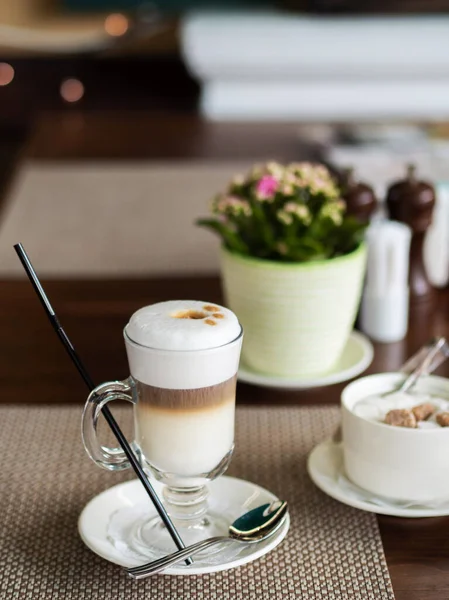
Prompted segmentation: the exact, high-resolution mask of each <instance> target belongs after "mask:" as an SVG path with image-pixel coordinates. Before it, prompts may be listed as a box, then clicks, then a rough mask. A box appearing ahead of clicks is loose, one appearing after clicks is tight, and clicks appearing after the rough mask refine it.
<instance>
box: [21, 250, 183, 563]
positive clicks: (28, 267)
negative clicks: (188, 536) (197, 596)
mask: <svg viewBox="0 0 449 600" xmlns="http://www.w3.org/2000/svg"><path fill="white" fill-rule="evenodd" d="M14 250H15V251H16V252H17V254H18V256H19V258H20V262H21V263H22V265H23V268H24V269H25V271H26V274H27V275H28V277H29V279H30V281H31V285H32V286H33V287H34V290H35V292H36V294H37V296H38V298H39V300H40V301H41V303H42V306H43V307H44V310H45V312H46V314H47V317H48V318H49V319H50V323H51V324H52V326H53V329H54V330H55V331H56V333H57V334H58V336H59V339H60V340H61V342H62V344H63V346H64V348H65V349H66V351H67V353H68V355H69V356H70V358H71V359H72V361H73V363H74V365H75V367H76V368H77V369H78V372H79V374H80V375H81V377H82V378H83V380H84V383H85V384H86V385H87V387H88V388H89V391H92V390H93V389H94V387H95V385H94V382H93V381H92V379H91V378H90V376H89V374H88V372H87V371H86V367H85V366H84V365H83V363H82V362H81V359H80V357H79V356H78V354H77V353H76V350H75V348H74V347H73V344H72V342H71V341H70V340H69V338H68V337H67V334H66V332H65V331H64V329H63V328H62V326H61V324H60V323H59V320H58V317H57V316H56V313H55V311H54V310H53V307H52V305H51V304H50V300H49V299H48V298H47V295H46V294H45V292H44V288H43V287H42V285H41V282H40V281H39V278H38V276H37V275H36V271H35V270H34V269H33V265H32V264H31V262H30V259H29V258H28V255H27V253H26V252H25V249H24V247H23V246H22V244H15V245H14ZM101 412H102V413H103V416H104V418H105V419H106V421H107V423H108V425H109V427H110V428H111V430H112V432H113V434H114V435H115V437H116V438H117V441H118V443H119V444H120V446H121V447H122V449H123V452H124V453H125V454H126V458H127V459H128V460H129V462H130V464H131V466H132V468H133V469H134V472H135V473H136V475H137V477H138V478H139V479H140V481H141V483H142V485H143V487H144V488H145V490H146V492H147V494H148V495H149V497H150V498H151V501H152V502H153V504H154V506H155V508H156V510H157V512H158V513H159V516H160V517H161V519H162V521H163V523H164V525H165V527H166V528H167V529H168V532H169V534H170V535H171V537H172V540H173V541H174V543H175V544H176V547H177V548H178V550H182V549H183V548H185V545H184V542H183V541H182V539H181V537H180V535H179V533H178V532H177V530H176V528H175V526H174V525H173V523H172V520H171V519H170V517H169V516H168V514H167V511H166V510H165V508H164V506H163V504H162V502H161V501H160V500H159V497H158V495H157V494H156V492H155V491H154V489H153V486H152V485H151V483H150V482H149V480H148V478H147V476H146V475H145V473H144V471H143V469H142V467H141V466H140V463H139V461H138V460H137V458H136V456H135V454H134V452H133V451H132V450H131V448H130V446H129V444H128V442H127V441H126V438H125V436H124V435H123V433H122V431H121V429H120V427H119V426H118V423H117V421H116V420H115V419H114V417H113V416H112V413H111V411H110V410H109V408H108V406H107V405H104V406H103V408H102V409H101ZM192 563H193V560H192V559H191V558H188V559H187V560H186V564H187V565H191V564H192Z"/></svg>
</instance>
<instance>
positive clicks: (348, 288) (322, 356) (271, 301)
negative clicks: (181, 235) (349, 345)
mask: <svg viewBox="0 0 449 600" xmlns="http://www.w3.org/2000/svg"><path fill="white" fill-rule="evenodd" d="M221 264H222V278H223V288H224V294H225V298H226V301H227V304H228V306H229V307H230V308H231V310H233V311H234V312H235V313H236V315H237V316H238V318H239V320H240V322H241V324H242V326H243V329H244V333H245V337H244V341H243V349H242V359H243V361H244V362H245V364H246V365H247V366H248V367H250V368H252V369H254V370H256V371H260V372H261V373H266V374H272V375H280V376H282V375H284V376H286V377H287V376H289V377H290V376H297V377H302V376H304V377H306V376H310V375H318V374H321V373H326V372H327V371H328V370H330V369H331V368H332V367H333V366H334V364H335V363H336V362H337V361H338V359H339V358H340V355H341V353H342V351H343V349H344V347H345V344H346V342H347V339H348V336H349V334H350V332H351V330H352V328H353V325H354V321H355V318H356V315H357V309H358V306H359V303H360V297H361V292H362V284H363V277H364V272H365V265H366V247H365V245H364V244H362V245H361V246H359V248H358V249H357V250H355V251H354V252H352V253H351V254H347V255H345V256H340V257H338V258H332V259H329V260H323V261H316V262H309V263H296V264H292V263H278V262H275V261H269V260H263V259H258V258H251V257H244V256H241V255H238V254H234V253H232V252H230V251H228V250H226V249H224V248H222V251H221Z"/></svg>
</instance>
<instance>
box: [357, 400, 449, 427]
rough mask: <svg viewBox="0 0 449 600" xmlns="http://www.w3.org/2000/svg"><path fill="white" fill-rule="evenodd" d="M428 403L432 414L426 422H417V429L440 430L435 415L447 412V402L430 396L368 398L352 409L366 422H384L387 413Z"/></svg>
mask: <svg viewBox="0 0 449 600" xmlns="http://www.w3.org/2000/svg"><path fill="white" fill-rule="evenodd" d="M424 403H429V404H433V406H434V407H435V412H434V414H433V415H432V416H431V417H429V419H427V420H426V421H420V422H418V429H441V427H440V426H439V425H438V424H437V423H436V421H435V418H436V415H437V414H438V413H440V412H446V411H449V400H447V399H445V398H438V397H436V396H431V395H430V394H421V393H420V394H417V393H405V392H396V393H394V394H389V395H388V396H385V397H382V396H369V397H368V398H364V399H363V400H359V402H357V403H356V404H355V406H354V408H353V412H354V414H355V415H357V416H359V417H362V418H363V419H367V420H368V421H380V422H381V423H383V422H384V420H385V417H386V415H387V413H388V412H389V411H390V410H395V409H408V410H410V409H412V408H413V407H415V406H417V405H418V404H424Z"/></svg>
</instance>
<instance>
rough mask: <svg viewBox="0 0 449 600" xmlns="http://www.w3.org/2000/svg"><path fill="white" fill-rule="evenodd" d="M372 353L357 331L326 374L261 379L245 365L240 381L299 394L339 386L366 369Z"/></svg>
mask: <svg viewBox="0 0 449 600" xmlns="http://www.w3.org/2000/svg"><path fill="white" fill-rule="evenodd" d="M373 355H374V349H373V346H372V344H371V342H370V341H369V339H368V338H367V337H366V336H365V335H363V333H360V332H358V331H353V332H352V333H351V335H350V336H349V339H348V342H347V344H346V346H345V349H344V350H343V354H342V355H341V357H340V360H339V361H338V362H337V364H336V365H335V366H334V367H333V368H332V369H331V370H330V371H328V372H327V373H323V374H322V375H314V376H311V377H280V376H278V375H264V374H263V373H258V372H257V371H253V370H252V369H251V368H250V367H248V366H247V365H245V364H244V363H242V362H241V363H240V368H239V372H238V379H239V381H244V382H245V383H253V384H255V385H261V386H263V387H273V388H284V389H288V390H302V389H307V388H314V387H321V386H325V385H332V384H333V383H340V382H341V381H347V380H348V379H352V378H353V377H356V376H357V375H360V373H363V371H364V370H365V369H367V368H368V367H369V365H370V364H371V362H372V360H373Z"/></svg>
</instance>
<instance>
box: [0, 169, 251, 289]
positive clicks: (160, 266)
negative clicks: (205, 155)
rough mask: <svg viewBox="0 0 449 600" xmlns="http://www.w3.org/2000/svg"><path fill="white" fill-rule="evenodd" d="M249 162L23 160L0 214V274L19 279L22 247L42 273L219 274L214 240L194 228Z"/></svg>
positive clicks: (85, 275)
mask: <svg viewBox="0 0 449 600" xmlns="http://www.w3.org/2000/svg"><path fill="white" fill-rule="evenodd" d="M249 166H250V163H249V162H226V161H225V162H221V161H219V162H211V161H170V162H157V161H145V162H134V161H128V162H97V163H96V162H89V163H86V162H84V163H83V162H77V163H54V164H52V163H39V162H29V163H25V164H24V165H23V166H22V167H21V168H20V170H19V172H18V173H17V176H16V178H15V181H14V183H13V185H12V187H11V191H10V194H9V197H8V200H7V203H6V206H5V207H4V208H2V211H1V212H0V276H2V277H11V276H14V277H24V276H25V275H24V272H23V269H22V267H21V265H20V262H19V261H18V260H17V256H16V254H15V252H14V250H13V248H12V246H13V244H15V243H17V241H21V242H22V243H23V244H24V246H25V248H26V249H27V252H28V253H29V254H30V256H32V257H33V263H34V264H35V265H36V266H39V275H40V276H41V277H52V278H56V279H58V278H60V277H65V278H67V277H96V278H102V277H103V278H105V277H106V278H107V277H118V276H125V277H126V276H143V275H163V276H165V277H166V276H168V275H171V274H187V273H194V274H200V273H213V272H216V271H218V246H219V240H218V237H217V236H215V235H213V234H212V233H210V232H208V231H206V230H205V229H200V228H199V227H197V226H196V225H195V220H196V219H197V218H198V217H201V216H203V217H204V216H207V215H208V213H209V204H210V199H211V198H212V197H213V196H214V195H215V194H216V193H217V192H218V191H220V190H222V189H225V187H226V185H227V183H228V181H229V180H230V179H231V177H232V176H233V175H234V174H236V173H240V172H245V171H246V170H247V169H248V168H249Z"/></svg>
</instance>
